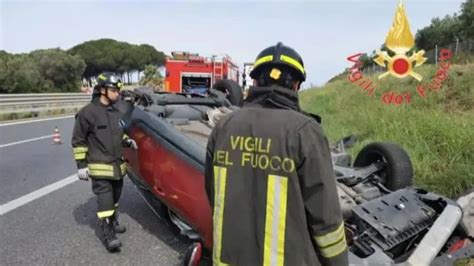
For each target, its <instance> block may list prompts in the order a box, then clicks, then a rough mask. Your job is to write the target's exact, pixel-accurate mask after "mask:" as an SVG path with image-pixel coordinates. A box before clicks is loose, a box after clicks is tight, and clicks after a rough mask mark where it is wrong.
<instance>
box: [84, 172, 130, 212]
mask: <svg viewBox="0 0 474 266" xmlns="http://www.w3.org/2000/svg"><path fill="white" fill-rule="evenodd" d="M91 180H92V192H93V193H94V194H95V195H96V196H97V216H98V217H99V219H104V218H107V217H110V216H112V215H113V214H114V212H115V210H116V209H117V207H118V203H119V199H120V195H121V194H122V187H123V179H120V180H109V179H96V178H91Z"/></svg>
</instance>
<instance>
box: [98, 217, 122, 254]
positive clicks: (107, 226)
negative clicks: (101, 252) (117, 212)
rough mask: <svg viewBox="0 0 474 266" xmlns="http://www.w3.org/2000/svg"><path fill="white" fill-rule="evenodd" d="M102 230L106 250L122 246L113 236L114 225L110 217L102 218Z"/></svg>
mask: <svg viewBox="0 0 474 266" xmlns="http://www.w3.org/2000/svg"><path fill="white" fill-rule="evenodd" d="M102 232H103V233H104V242H105V247H106V248H107V250H108V251H112V250H114V249H117V248H119V247H121V246H122V242H120V240H119V239H118V238H117V236H115V231H114V226H113V223H112V219H110V217H108V218H105V219H102Z"/></svg>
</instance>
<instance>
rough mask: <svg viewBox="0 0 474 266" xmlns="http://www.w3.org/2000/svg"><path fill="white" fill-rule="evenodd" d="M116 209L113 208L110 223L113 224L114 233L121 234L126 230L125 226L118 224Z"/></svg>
mask: <svg viewBox="0 0 474 266" xmlns="http://www.w3.org/2000/svg"><path fill="white" fill-rule="evenodd" d="M118 216H119V215H118V211H117V210H115V212H114V214H113V215H112V217H111V218H112V224H113V225H114V230H115V233H117V234H123V233H125V231H127V228H126V227H125V226H124V225H120V224H119V221H118Z"/></svg>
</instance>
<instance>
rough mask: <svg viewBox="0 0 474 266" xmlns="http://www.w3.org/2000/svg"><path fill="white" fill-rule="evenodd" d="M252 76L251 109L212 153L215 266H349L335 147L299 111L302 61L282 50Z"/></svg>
mask: <svg viewBox="0 0 474 266" xmlns="http://www.w3.org/2000/svg"><path fill="white" fill-rule="evenodd" d="M250 75H251V77H252V78H253V79H254V85H256V86H255V87H251V88H250V90H249V95H248V97H247V99H246V104H245V106H244V107H243V108H242V109H240V110H238V111H234V112H232V113H231V114H229V115H227V116H225V117H224V118H222V119H221V120H220V121H219V122H218V123H217V125H216V126H215V128H214V129H213V131H212V133H211V136H210V138H209V142H208V147H207V154H206V164H205V186H206V192H207V194H208V197H209V201H210V204H211V206H212V210H213V255H212V260H213V263H214V265H298V266H299V265H347V264H348V257H347V245H346V238H345V230H344V223H343V219H342V213H341V209H340V205H339V201H338V194H337V190H336V181H335V178H334V172H333V167H332V162H331V154H330V150H329V145H328V140H327V138H326V136H325V135H324V133H323V130H322V128H321V126H320V124H319V122H320V121H319V119H318V118H317V117H316V116H310V115H308V114H304V113H303V112H302V111H301V110H300V107H299V103H298V94H297V91H298V90H299V88H300V86H301V83H302V82H303V81H305V79H306V71H305V69H304V64H303V60H302V59H301V57H300V56H299V54H298V53H297V52H296V51H295V50H293V49H292V48H290V47H288V46H285V45H283V44H282V43H278V44H277V45H275V46H271V47H268V48H267V49H264V50H263V51H262V52H261V53H260V54H259V55H258V56H257V59H256V61H255V64H254V69H253V70H252V72H251V73H250Z"/></svg>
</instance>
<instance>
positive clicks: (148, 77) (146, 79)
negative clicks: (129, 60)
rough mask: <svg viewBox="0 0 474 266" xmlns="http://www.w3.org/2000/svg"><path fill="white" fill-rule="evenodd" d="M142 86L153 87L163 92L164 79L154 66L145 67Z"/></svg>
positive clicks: (141, 81)
mask: <svg viewBox="0 0 474 266" xmlns="http://www.w3.org/2000/svg"><path fill="white" fill-rule="evenodd" d="M139 83H140V85H142V86H148V87H152V88H153V89H154V90H155V91H161V90H162V87H163V78H162V77H161V75H160V72H158V68H157V67H156V66H154V65H147V66H145V70H144V76H143V77H142V78H141V79H140V82H139Z"/></svg>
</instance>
